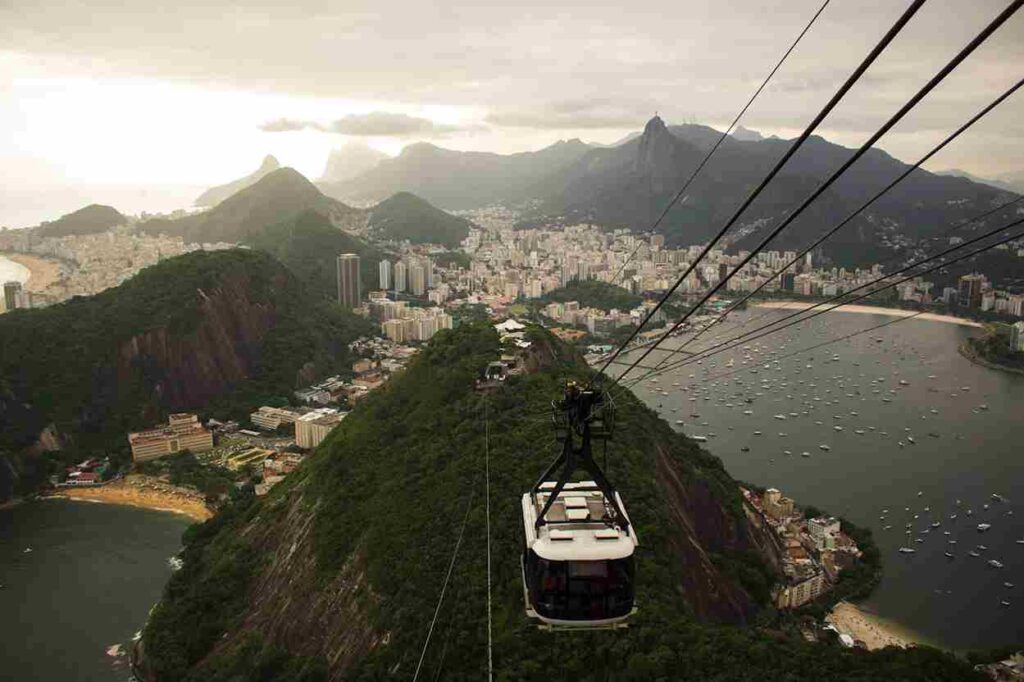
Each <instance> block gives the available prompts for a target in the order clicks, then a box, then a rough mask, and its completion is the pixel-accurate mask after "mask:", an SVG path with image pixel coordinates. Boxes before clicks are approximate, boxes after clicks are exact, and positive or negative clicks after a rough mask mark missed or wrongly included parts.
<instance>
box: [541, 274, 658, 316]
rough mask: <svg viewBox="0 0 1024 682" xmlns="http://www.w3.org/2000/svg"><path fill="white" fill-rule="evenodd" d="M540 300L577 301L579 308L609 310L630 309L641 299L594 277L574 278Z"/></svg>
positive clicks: (549, 301) (638, 303)
mask: <svg viewBox="0 0 1024 682" xmlns="http://www.w3.org/2000/svg"><path fill="white" fill-rule="evenodd" d="M542 300H543V301H545V302H548V303H551V302H558V303H565V302H566V301H578V302H579V304H580V307H581V308H599V309H600V310H604V311H609V310H611V309H612V308H617V309H619V310H632V309H633V308H635V307H637V306H638V305H640V303H641V301H642V300H643V299H642V298H640V297H639V296H636V295H634V294H631V293H629V292H628V291H626V290H625V289H623V288H622V287H618V286H615V285H614V284H608V283H607V282H601V281H598V280H596V279H584V280H578V279H574V280H571V281H570V282H569V283H568V284H566V285H565V286H564V287H560V288H558V289H554V290H552V291H549V292H548V293H547V294H545V295H544V298H543V299H542Z"/></svg>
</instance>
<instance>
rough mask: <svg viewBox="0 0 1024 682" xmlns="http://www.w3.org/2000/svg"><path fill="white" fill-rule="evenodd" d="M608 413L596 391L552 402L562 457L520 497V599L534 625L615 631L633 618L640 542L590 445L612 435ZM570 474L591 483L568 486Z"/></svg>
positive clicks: (572, 390)
mask: <svg viewBox="0 0 1024 682" xmlns="http://www.w3.org/2000/svg"><path fill="white" fill-rule="evenodd" d="M611 414H612V413H611V410H610V409H609V406H608V405H607V404H606V403H605V399H604V396H603V395H602V394H601V393H600V392H597V391H593V390H590V389H582V388H580V387H579V386H576V385H575V384H570V385H569V386H568V387H567V389H566V393H565V398H564V399H563V400H562V401H557V402H556V403H554V404H553V415H554V422H555V433H556V437H557V438H558V439H559V440H560V441H561V442H562V452H561V454H560V455H559V456H558V458H556V460H555V461H554V462H553V463H552V464H551V466H549V467H548V469H547V471H545V472H544V474H542V475H541V477H540V479H539V480H538V481H537V483H536V484H535V485H534V487H533V489H532V490H531V491H530V492H528V493H526V494H525V495H523V498H522V509H523V530H524V533H525V538H526V542H525V548H524V549H523V555H522V562H521V563H522V566H521V568H522V574H523V594H524V599H525V602H526V615H527V616H528V617H529V618H533V619H536V620H537V621H539V623H538V624H539V625H540V627H544V628H549V629H614V628H620V627H625V626H626V622H625V621H626V620H627V619H628V618H629V617H630V616H631V615H633V614H634V613H635V612H636V604H635V589H634V586H635V569H634V560H633V554H634V552H635V551H636V547H637V545H638V544H639V541H638V539H637V536H636V531H635V530H634V529H633V526H632V524H631V523H630V521H629V517H628V516H627V515H626V511H625V506H624V505H623V503H622V498H621V497H620V496H619V494H618V492H617V491H616V490H615V489H614V488H613V487H612V485H611V483H610V482H609V481H608V479H607V477H606V476H605V474H604V472H603V471H602V470H601V468H600V467H599V466H598V465H597V462H596V461H594V458H593V453H592V447H591V444H592V442H593V441H594V440H605V439H607V438H609V437H610V436H611V425H612V418H611ZM560 465H561V466H562V470H561V472H560V474H559V475H558V477H557V478H553V474H554V472H555V470H556V469H558V467H559V466H560ZM577 469H583V470H584V471H586V472H587V473H589V474H590V477H591V479H592V480H583V481H575V482H574V481H572V480H570V479H571V478H572V475H573V473H574V472H575V471H576V470H577Z"/></svg>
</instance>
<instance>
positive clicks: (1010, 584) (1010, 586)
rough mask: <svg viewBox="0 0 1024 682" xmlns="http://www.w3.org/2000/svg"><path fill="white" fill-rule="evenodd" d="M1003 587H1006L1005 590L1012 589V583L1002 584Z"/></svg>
mask: <svg viewBox="0 0 1024 682" xmlns="http://www.w3.org/2000/svg"><path fill="white" fill-rule="evenodd" d="M1003 587H1007V588H1010V589H1012V588H1013V583H1003Z"/></svg>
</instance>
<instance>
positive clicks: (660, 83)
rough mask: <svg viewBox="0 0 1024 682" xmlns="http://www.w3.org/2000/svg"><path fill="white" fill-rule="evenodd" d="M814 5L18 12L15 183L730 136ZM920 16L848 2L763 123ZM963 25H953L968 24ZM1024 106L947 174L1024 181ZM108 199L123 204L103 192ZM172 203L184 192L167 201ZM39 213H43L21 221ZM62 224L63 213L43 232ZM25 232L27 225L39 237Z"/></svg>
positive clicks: (817, 37) (894, 63) (4, 144)
mask: <svg viewBox="0 0 1024 682" xmlns="http://www.w3.org/2000/svg"><path fill="white" fill-rule="evenodd" d="M999 5H1000V2H998V0H985V1H984V2H972V3H967V4H965V3H961V2H956V1H953V0H934V1H933V2H931V3H929V5H928V6H927V7H925V8H924V9H923V10H922V11H921V12H920V15H919V18H918V19H917V21H916V22H915V23H914V24H913V25H911V26H909V27H908V28H907V29H906V31H905V33H904V34H903V35H901V36H900V38H899V40H897V41H896V42H895V44H894V45H893V46H892V48H891V49H890V50H889V51H888V52H887V53H886V54H885V55H884V56H883V58H882V59H881V60H880V61H879V62H878V64H877V65H876V66H875V68H873V69H872V70H871V73H870V74H868V75H867V76H866V77H865V78H864V80H863V81H862V82H861V84H859V85H858V86H857V87H856V88H855V89H854V91H853V92H852V93H851V95H850V96H849V97H848V98H847V100H845V101H844V103H843V104H842V105H841V106H840V107H839V108H838V109H837V111H836V112H835V113H834V114H833V115H832V116H830V117H829V119H828V120H827V121H826V122H825V124H824V126H823V127H822V129H821V130H820V133H819V134H821V135H823V136H825V137H826V138H828V139H831V140H833V141H835V142H838V143H840V144H846V145H854V144H857V143H859V141H861V140H862V139H863V138H864V137H866V135H867V134H868V133H869V132H870V131H871V130H873V129H874V127H875V126H876V125H877V124H878V123H880V121H881V120H882V119H883V118H884V117H885V116H887V115H888V114H889V113H890V111H891V110H892V109H893V108H894V107H895V106H896V105H897V104H898V103H899V102H901V101H902V99H903V98H904V97H905V96H906V94H907V93H908V92H910V91H912V89H913V88H916V87H917V86H918V85H919V84H920V83H921V82H922V81H923V79H924V78H925V75H924V74H928V73H931V72H932V71H933V70H934V69H935V68H937V66H938V65H940V64H941V62H942V60H943V59H945V55H946V54H947V53H948V52H949V50H950V49H952V48H953V47H955V46H958V45H960V44H962V43H963V42H965V41H966V39H967V38H968V37H969V36H970V35H972V34H973V33H974V32H975V31H976V30H977V29H978V28H979V27H980V26H981V25H982V23H983V22H984V21H985V20H986V17H988V16H989V15H991V14H992V12H993V11H994V10H995V9H996V8H998V7H999ZM815 7H816V3H815V2H807V1H803V0H800V1H798V2H793V1H789V0H787V1H785V2H782V1H753V0H744V1H742V2H732V3H684V4H678V3H664V2H662V3H654V4H647V5H641V6H636V5H623V4H621V3H598V4H594V3H585V4H576V3H554V4H552V3H546V2H545V3H526V4H519V5H517V6H516V7H515V9H510V8H508V7H503V6H500V5H488V4H484V5H480V4H478V3H463V4H455V3H452V4H447V5H446V6H445V7H444V8H443V9H440V10H439V9H438V8H434V7H432V6H430V5H422V4H421V5H415V4H414V5H408V4H405V5H395V6H392V7H384V8H382V7H381V6H379V4H377V3H365V4H363V5H361V6H359V5H358V3H355V4H353V3H345V5H344V8H343V9H342V8H341V7H339V6H332V5H330V4H329V3H328V4H322V3H316V2H312V3H310V2H299V3H293V4H292V3H290V4H288V5H281V4H278V3H266V4H262V3H259V4H252V5H237V4H232V5H218V4H217V3H185V4H184V5H182V4H178V5H176V6H175V8H174V11H173V17H171V16H170V15H169V14H168V12H167V11H162V10H159V9H158V8H157V6H156V5H153V4H150V3H133V4H132V5H131V7H130V8H129V7H116V6H110V5H99V4H96V3H81V4H77V3H63V2H55V1H52V0H44V1H42V2H37V3H27V4H26V3H8V4H7V5H5V6H4V7H2V8H0V39H2V40H0V46H2V47H0V84H2V86H0V129H2V130H4V131H5V134H4V136H3V137H2V138H0V159H2V160H0V172H2V173H3V175H4V177H5V178H7V179H8V182H6V183H5V187H4V188H3V190H2V191H3V192H4V196H5V197H6V198H7V200H8V201H7V203H9V204H10V205H11V206H12V207H11V208H10V209H7V210H6V212H4V213H0V225H9V226H11V227H22V226H24V225H27V224H31V223H29V222H25V219H26V218H30V217H31V216H34V215H36V213H38V212H37V211H26V212H14V210H13V204H15V203H17V201H16V200H17V199H19V198H23V197H24V196H25V195H28V194H31V193H32V192H33V191H34V190H36V189H39V188H46V189H54V188H57V187H58V186H60V185H62V184H64V185H70V186H79V187H81V186H90V185H99V186H108V188H109V186H112V185H120V186H126V185H130V186H140V185H142V186H149V187H152V188H153V189H154V193H156V194H159V192H158V191H157V188H158V187H159V186H168V187H169V186H182V185H190V186H199V185H208V184H215V183H218V182H223V181H226V180H228V179H230V178H232V177H236V176H239V175H243V174H244V173H245V172H248V171H249V170H250V169H251V168H252V167H254V166H255V164H256V162H257V160H258V159H259V158H262V156H263V155H264V154H268V153H271V154H274V155H276V156H277V158H278V159H279V160H280V161H281V163H282V164H284V165H289V166H293V167H295V168H296V169H298V170H299V171H300V172H302V173H303V174H305V175H307V176H308V177H317V176H318V175H319V174H320V172H321V171H322V170H323V167H324V163H325V161H326V158H327V155H328V153H329V151H330V149H331V148H332V147H336V146H340V145H341V144H343V143H344V142H345V141H346V140H347V139H353V138H357V139H360V140H363V141H366V142H368V143H369V144H370V145H372V146H374V147H376V148H378V149H380V150H382V151H385V152H387V153H388V154H391V155H394V154H396V153H398V152H399V151H400V150H401V148H402V147H403V146H404V145H406V144H408V143H410V142H413V141H418V140H426V141H430V142H432V143H435V144H438V145H441V146H445V147H450V148H453V149H461V150H486V151H494V152H499V153H512V152H517V151H525V150H532V149H538V148H540V147H543V146H546V145H548V144H551V143H552V142H555V141H556V140H558V139H568V138H573V137H579V138H581V139H583V140H585V141H588V142H596V143H604V144H608V143H612V142H614V141H616V140H618V139H620V138H622V137H623V136H624V135H626V134H628V133H630V132H635V131H638V130H639V129H640V128H641V127H642V125H643V122H644V121H646V120H647V118H649V117H650V116H651V115H652V114H654V113H655V112H658V113H659V114H660V115H661V116H662V117H663V118H664V119H665V120H667V121H669V122H670V123H683V122H697V123H703V124H706V125H711V126H716V127H718V128H719V129H724V127H725V126H726V125H727V124H728V122H729V121H730V120H731V118H732V116H733V115H734V113H735V111H736V110H738V108H739V106H740V105H741V104H742V103H743V101H744V100H745V98H746V97H747V96H748V95H749V92H751V91H752V90H753V88H754V87H756V84H757V83H758V82H759V81H760V80H761V79H762V78H763V77H764V76H765V75H766V71H767V70H768V66H767V65H769V64H771V63H773V62H774V61H775V60H777V59H778V58H779V56H780V54H781V51H782V47H781V44H782V41H781V40H780V38H781V37H782V36H791V35H794V34H795V33H796V32H797V31H798V30H799V27H800V26H801V25H802V23H803V22H804V21H805V18H806V17H807V16H809V15H810V14H811V13H812V12H813V11H814V9H815ZM900 11H901V7H900V6H899V3H892V2H885V1H871V2H857V3H850V2H846V3H835V4H833V5H831V6H830V7H829V8H827V10H826V11H825V12H824V14H823V15H822V17H821V19H820V21H819V23H818V25H817V26H816V27H815V28H814V30H813V31H811V32H810V33H809V34H808V35H807V37H806V38H805V40H804V41H803V42H802V43H801V45H800V46H799V47H798V48H797V50H796V52H795V53H794V54H793V55H792V57H791V58H790V60H789V61H788V62H787V63H786V65H785V66H784V68H783V69H782V70H781V71H780V73H779V74H778V75H777V77H776V78H775V79H774V81H773V82H772V83H771V85H770V86H769V88H768V91H767V92H766V93H765V94H764V95H763V96H762V97H761V98H760V99H759V101H758V102H757V103H756V106H754V107H753V108H752V109H751V111H750V112H749V114H748V115H747V117H745V119H744V121H743V125H744V126H745V127H747V128H751V129H754V130H757V131H759V132H761V133H763V134H764V135H766V136H767V135H772V134H776V135H780V136H783V137H793V136H795V135H796V134H797V133H798V132H799V130H800V129H801V128H802V126H803V125H804V124H805V123H806V122H807V120H808V117H809V114H808V112H809V111H811V110H812V109H813V108H814V107H816V106H820V104H821V103H822V102H823V101H824V100H825V99H827V97H828V96H829V94H830V93H831V92H832V91H833V90H834V88H835V87H836V86H837V84H838V83H839V81H840V80H841V79H842V78H843V77H844V74H846V73H847V72H848V71H849V70H850V69H851V68H852V67H853V66H854V65H855V63H856V61H857V60H858V59H860V56H861V54H862V53H863V52H864V51H865V50H866V49H867V47H868V46H869V45H870V43H871V42H872V41H874V40H875V39H876V37H877V34H878V29H879V27H880V26H884V25H886V24H887V23H888V22H891V21H892V20H894V18H895V17H896V16H897V15H898V13H899V12H900ZM954 11H955V12H956V14H957V17H958V20H957V21H954V22H950V21H948V19H947V18H946V17H948V15H949V13H950V12H954ZM1022 55H1024V29H1022V28H1021V27H1020V26H1017V25H1011V26H1007V27H1006V29H1005V30H1004V31H1002V32H1000V33H999V35H997V36H995V37H993V39H992V40H990V41H989V42H988V43H986V45H985V46H984V47H983V48H982V49H981V50H979V52H978V53H977V56H976V58H974V59H972V60H971V62H970V63H969V64H966V65H964V67H963V68H961V69H959V70H958V71H957V72H956V73H955V74H954V75H953V76H952V77H951V78H950V79H949V80H948V81H947V82H946V83H944V84H943V85H942V86H941V88H939V89H938V90H937V92H936V93H935V94H934V95H933V97H931V98H929V100H928V101H927V102H925V103H924V104H923V105H922V106H921V107H920V108H919V109H917V110H915V112H914V113H913V115H911V116H910V117H908V119H907V120H906V121H905V122H903V123H901V124H900V126H899V127H898V128H897V129H896V130H895V131H893V132H892V133H891V134H889V135H887V136H886V138H885V140H884V141H883V142H882V144H881V146H882V148H884V149H885V150H886V151H888V152H890V153H892V154H894V155H895V156H897V157H898V158H910V157H913V156H914V155H916V154H919V153H920V152H921V151H922V150H923V149H925V148H926V147H927V146H928V145H929V144H930V143H933V142H934V141H935V140H937V139H939V138H941V136H942V135H944V134H945V133H946V132H948V131H949V130H951V129H952V128H953V127H955V125H956V124H957V122H958V121H960V120H962V119H963V118H964V117H966V116H967V115H969V114H970V113H972V112H973V111H974V110H975V109H976V108H977V107H978V106H979V103H980V102H981V101H982V100H983V99H984V97H985V93H988V92H990V91H992V90H995V89H999V88H1002V87H1005V86H1006V84H1008V83H1009V82H1011V81H1012V79H1014V78H1015V77H1016V74H1017V72H1016V68H1015V67H1016V66H1017V65H1018V64H1019V63H1020V60H1021V58H1022ZM1022 126H1024V117H1022V116H1021V115H1020V105H1019V104H1016V103H1014V104H1012V105H1011V106H1007V107H1006V108H1005V109H1003V110H1001V111H999V112H996V113H995V114H993V115H992V116H991V117H990V118H989V119H987V120H986V121H985V122H984V123H983V124H982V125H980V126H979V127H978V129H977V130H976V131H975V132H974V133H973V134H972V136H971V139H970V140H969V141H965V142H964V143H963V144H960V145H957V146H956V147H955V148H952V149H950V150H949V151H948V153H946V154H944V155H943V156H942V158H941V160H936V162H935V165H936V167H942V168H960V169H963V170H966V171H968V172H971V173H974V174H976V175H980V176H983V177H984V176H989V175H990V176H999V175H1001V174H1006V173H1012V172H1015V171H1018V172H1019V171H1020V170H1021V164H1020V162H1019V159H1020V158H1022V156H1024V142H1022V140H1024V129H1022ZM100 191H101V192H102V190H100ZM168 191H169V190H168ZM21 216H24V217H21ZM40 217H46V216H40ZM19 218H20V220H19Z"/></svg>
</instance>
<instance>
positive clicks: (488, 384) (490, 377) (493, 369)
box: [476, 361, 508, 391]
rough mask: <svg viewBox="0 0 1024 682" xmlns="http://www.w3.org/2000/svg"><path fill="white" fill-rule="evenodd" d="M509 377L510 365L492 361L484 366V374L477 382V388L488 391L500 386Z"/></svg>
mask: <svg viewBox="0 0 1024 682" xmlns="http://www.w3.org/2000/svg"><path fill="white" fill-rule="evenodd" d="M507 378H508V367H507V366H506V365H505V363H504V362H497V361H495V362H491V363H489V364H488V365H487V367H485V368H484V373H483V376H482V377H480V379H478V380H477V382H476V387H477V390H480V391H487V390H493V389H496V388H499V387H500V386H501V385H502V384H503V383H505V379H507Z"/></svg>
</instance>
